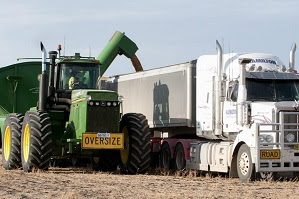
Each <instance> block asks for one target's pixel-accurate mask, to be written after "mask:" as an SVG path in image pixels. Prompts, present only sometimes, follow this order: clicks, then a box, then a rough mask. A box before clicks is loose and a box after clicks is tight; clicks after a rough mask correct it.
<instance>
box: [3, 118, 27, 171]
mask: <svg viewBox="0 0 299 199" xmlns="http://www.w3.org/2000/svg"><path fill="white" fill-rule="evenodd" d="M23 118H24V116H23V115H21V114H16V113H11V114H8V115H7V116H6V119H5V123H4V127H3V129H4V132H3V135H2V140H3V143H2V162H3V168H4V169H6V170H10V169H15V168H18V167H21V129H22V122H23Z"/></svg>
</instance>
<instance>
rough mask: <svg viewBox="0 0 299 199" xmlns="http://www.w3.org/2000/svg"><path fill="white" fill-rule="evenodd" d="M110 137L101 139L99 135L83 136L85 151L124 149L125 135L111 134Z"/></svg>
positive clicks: (85, 134)
mask: <svg viewBox="0 0 299 199" xmlns="http://www.w3.org/2000/svg"><path fill="white" fill-rule="evenodd" d="M109 134H110V137H109V136H103V137H99V136H98V134H97V133H83V134H82V148H83V149H123V148H124V134H123V133H109Z"/></svg>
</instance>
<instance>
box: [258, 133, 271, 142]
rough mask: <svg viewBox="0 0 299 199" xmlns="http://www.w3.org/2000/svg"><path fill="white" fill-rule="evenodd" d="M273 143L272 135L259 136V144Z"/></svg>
mask: <svg viewBox="0 0 299 199" xmlns="http://www.w3.org/2000/svg"><path fill="white" fill-rule="evenodd" d="M272 141H273V136H272V135H260V142H261V143H262V142H268V143H270V142H272Z"/></svg>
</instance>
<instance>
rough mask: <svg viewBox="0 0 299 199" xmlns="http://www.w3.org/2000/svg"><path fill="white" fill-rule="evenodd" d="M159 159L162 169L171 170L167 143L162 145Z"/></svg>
mask: <svg viewBox="0 0 299 199" xmlns="http://www.w3.org/2000/svg"><path fill="white" fill-rule="evenodd" d="M160 159H161V160H160V166H161V168H162V169H171V167H172V164H171V154H170V147H169V144H168V143H165V144H163V145H162V148H161V156H160Z"/></svg>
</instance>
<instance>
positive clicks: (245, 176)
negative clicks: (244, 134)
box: [237, 144, 255, 182]
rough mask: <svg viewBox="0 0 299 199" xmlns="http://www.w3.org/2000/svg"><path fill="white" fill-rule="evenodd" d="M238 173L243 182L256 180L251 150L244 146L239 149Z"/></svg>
mask: <svg viewBox="0 0 299 199" xmlns="http://www.w3.org/2000/svg"><path fill="white" fill-rule="evenodd" d="M237 172H238V176H239V179H240V180H241V181H243V182H244V181H251V180H255V168H254V164H253V163H252V158H251V153H250V148H249V147H248V146H247V145H246V144H243V145H241V147H240V148H239V151H238V156H237Z"/></svg>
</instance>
